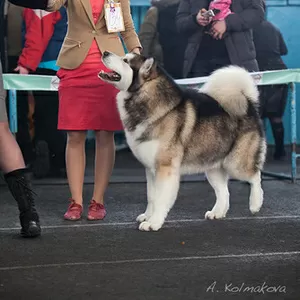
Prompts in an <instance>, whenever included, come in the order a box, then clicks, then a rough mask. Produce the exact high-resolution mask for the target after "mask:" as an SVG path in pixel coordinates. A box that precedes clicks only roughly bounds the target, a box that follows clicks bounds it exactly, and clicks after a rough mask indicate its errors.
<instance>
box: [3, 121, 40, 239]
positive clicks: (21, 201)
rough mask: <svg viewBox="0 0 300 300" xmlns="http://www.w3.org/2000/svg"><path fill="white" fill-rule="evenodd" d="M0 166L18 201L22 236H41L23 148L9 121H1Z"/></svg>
mask: <svg viewBox="0 0 300 300" xmlns="http://www.w3.org/2000/svg"><path fill="white" fill-rule="evenodd" d="M0 168H1V170H2V171H3V173H4V178H5V181H6V182H7V184H8V187H9V190H10V192H11V193H12V195H13V197H14V198H15V200H16V201H17V203H18V207H19V211H20V222H21V227H22V229H21V234H22V236H24V237H36V236H39V235H40V234H41V227H40V221H39V216H38V213H37V211H36V209H35V204H34V194H33V192H32V189H31V187H30V182H29V180H28V177H27V176H28V175H27V172H26V171H27V170H26V168H25V163H24V160H23V157H22V153H21V150H20V148H19V146H18V144H17V142H16V140H15V139H14V137H13V135H12V134H11V132H10V130H9V126H8V123H7V122H0Z"/></svg>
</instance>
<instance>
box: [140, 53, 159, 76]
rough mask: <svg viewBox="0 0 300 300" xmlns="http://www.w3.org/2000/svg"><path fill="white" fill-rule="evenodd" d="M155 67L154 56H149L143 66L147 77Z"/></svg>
mask: <svg viewBox="0 0 300 300" xmlns="http://www.w3.org/2000/svg"><path fill="white" fill-rule="evenodd" d="M154 67H155V60H154V58H152V57H151V58H147V59H146V60H145V62H144V63H143V65H142V67H141V70H140V71H141V73H142V75H143V76H144V77H145V78H147V77H149V76H150V75H151V74H152V70H153V68H154Z"/></svg>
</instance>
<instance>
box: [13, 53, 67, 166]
mask: <svg viewBox="0 0 300 300" xmlns="http://www.w3.org/2000/svg"><path fill="white" fill-rule="evenodd" d="M9 62H10V67H11V70H10V71H11V72H12V71H13V69H14V68H15V67H16V65H17V58H15V57H13V58H10V60H9ZM35 74H39V75H55V74H56V72H55V71H53V70H48V69H37V70H36V72H35ZM33 96H34V99H35V111H34V115H33V120H34V127H35V135H34V139H33V141H32V140H31V137H30V134H29V123H28V112H29V107H28V93H27V92H25V91H18V93H17V110H18V133H17V141H18V144H19V146H20V148H21V151H22V153H23V156H24V159H25V162H26V163H31V162H32V161H33V160H34V146H35V144H36V142H37V141H39V140H44V141H46V142H47V144H48V147H49V151H50V155H51V164H52V166H54V167H58V168H63V167H64V166H65V147H66V140H67V137H66V133H65V132H63V131H61V130H58V129H57V122H58V106H59V98H58V92H47V91H34V92H33Z"/></svg>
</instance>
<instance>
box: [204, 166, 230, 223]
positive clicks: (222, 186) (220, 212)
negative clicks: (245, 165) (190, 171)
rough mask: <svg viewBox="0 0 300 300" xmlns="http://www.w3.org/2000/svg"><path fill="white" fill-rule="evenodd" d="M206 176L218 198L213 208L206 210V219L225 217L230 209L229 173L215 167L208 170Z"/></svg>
mask: <svg viewBox="0 0 300 300" xmlns="http://www.w3.org/2000/svg"><path fill="white" fill-rule="evenodd" d="M206 177H207V180H208V182H209V183H210V185H211V186H212V188H213V189H214V191H215V194H216V198H217V199H216V203H215V205H214V207H213V208H212V210H210V211H207V212H206V214H205V219H211V220H212V219H221V218H225V217H226V213H227V211H228V209H229V191H228V175H227V173H226V172H225V170H224V169H213V170H210V171H208V172H206Z"/></svg>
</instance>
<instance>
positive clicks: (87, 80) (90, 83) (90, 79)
mask: <svg viewBox="0 0 300 300" xmlns="http://www.w3.org/2000/svg"><path fill="white" fill-rule="evenodd" d="M100 70H107V68H106V67H105V66H104V65H103V63H102V62H101V60H98V61H97V64H83V65H82V66H80V67H79V68H77V69H74V70H65V69H60V70H59V71H58V72H57V76H58V77H59V78H60V85H59V89H58V92H59V114H58V129H61V130H106V131H118V130H123V126H122V123H121V120H120V116H119V113H118V110H117V103H116V95H117V93H118V91H117V90H116V89H115V88H114V87H113V86H112V85H110V84H108V83H105V82H103V81H102V80H100V79H99V78H98V73H99V72H100Z"/></svg>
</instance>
